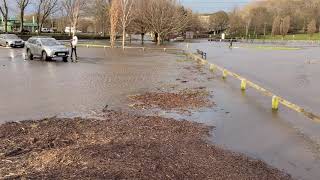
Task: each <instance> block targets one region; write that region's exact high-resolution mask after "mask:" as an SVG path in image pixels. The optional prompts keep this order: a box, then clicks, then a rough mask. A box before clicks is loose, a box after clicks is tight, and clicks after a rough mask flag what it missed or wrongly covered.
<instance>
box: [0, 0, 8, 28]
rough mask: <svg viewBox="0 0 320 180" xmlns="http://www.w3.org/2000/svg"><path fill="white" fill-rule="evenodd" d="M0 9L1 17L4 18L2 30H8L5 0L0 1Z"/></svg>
mask: <svg viewBox="0 0 320 180" xmlns="http://www.w3.org/2000/svg"><path fill="white" fill-rule="evenodd" d="M0 2H1V4H0V11H1V14H2V17H3V19H4V32H6V33H7V32H8V16H9V7H8V3H7V0H1V1H0Z"/></svg>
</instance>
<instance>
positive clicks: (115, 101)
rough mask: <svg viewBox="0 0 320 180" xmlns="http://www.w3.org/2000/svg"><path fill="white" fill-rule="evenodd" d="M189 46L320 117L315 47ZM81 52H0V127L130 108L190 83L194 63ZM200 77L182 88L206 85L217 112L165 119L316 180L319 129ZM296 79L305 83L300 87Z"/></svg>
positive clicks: (232, 84) (231, 83)
mask: <svg viewBox="0 0 320 180" xmlns="http://www.w3.org/2000/svg"><path fill="white" fill-rule="evenodd" d="M207 46H208V47H207ZM235 46H237V44H236V45H235ZM192 48H194V49H196V48H199V49H202V50H205V51H207V52H208V55H209V56H208V59H209V61H210V62H215V63H217V64H218V65H221V66H224V67H226V68H228V69H230V70H233V71H234V72H237V73H239V74H241V75H243V76H245V77H248V78H249V79H251V80H252V81H254V82H257V83H259V84H261V85H262V86H264V87H266V88H268V89H271V90H273V91H274V92H276V93H278V94H279V95H281V96H284V97H286V98H288V100H291V101H293V102H295V103H297V104H299V105H301V106H304V107H308V108H310V109H312V111H314V112H320V109H319V107H320V103H319V98H317V97H318V96H317V95H318V94H317V92H319V90H320V89H319V79H317V78H316V77H319V73H320V71H318V69H317V67H319V66H320V64H316V63H315V64H312V65H310V64H308V63H305V61H306V60H307V59H309V58H310V59H315V60H316V58H317V50H318V49H316V48H307V49H302V50H298V51H275V52H274V51H266V50H264V51H262V50H257V49H253V48H241V47H239V48H235V49H232V50H230V49H229V48H227V45H223V44H216V45H213V44H210V46H209V45H208V44H207V43H206V42H202V43H201V44H198V43H194V44H192ZM79 54H80V57H81V58H80V62H79V63H63V62H62V61H60V60H59V61H52V62H43V61H40V60H37V59H36V60H34V61H24V60H23V58H22V50H21V49H0V85H1V86H0V87H1V93H0V99H1V103H0V123H1V122H5V121H10V120H14V121H17V120H25V119H39V118H42V117H49V116H54V115H67V116H68V115H73V114H76V115H77V114H79V113H85V112H88V111H90V110H101V109H102V108H103V107H104V106H105V105H106V104H108V105H109V106H110V107H116V108H117V107H121V108H126V103H127V97H126V96H127V95H131V94H137V93H141V92H147V91H149V90H150V89H154V88H155V87H161V86H164V84H174V83H177V80H176V79H177V78H181V76H182V77H183V76H185V77H186V78H187V77H188V70H187V71H186V69H184V68H183V66H185V65H191V64H192V62H188V61H186V62H178V61H177V59H181V57H177V56H176V55H173V54H166V53H162V52H145V53H143V52H141V51H139V50H134V51H131V50H130V51H126V53H125V54H123V53H120V52H119V51H117V50H116V51H110V50H103V49H93V48H89V49H87V48H81V49H79ZM306 55H307V56H308V58H306ZM300 58H302V59H303V60H301V59H300ZM319 60H320V59H319ZM270 62H271V63H270ZM314 62H315V61H314ZM196 77H197V78H195V79H196V81H195V82H193V81H194V79H189V80H188V82H186V83H180V84H182V85H181V86H182V87H181V88H184V87H189V86H205V87H208V88H209V90H210V91H213V92H214V97H213V99H214V101H215V103H216V104H217V106H216V107H215V108H214V109H213V110H203V111H201V112H195V113H194V114H193V115H192V116H187V117H183V116H180V115H176V114H174V113H173V114H170V113H166V112H163V113H162V115H165V116H173V117H179V118H187V119H190V120H194V121H197V122H202V123H205V124H207V125H211V126H212V125H213V126H216V128H215V131H214V132H213V138H212V139H213V141H214V142H215V143H217V144H219V145H221V146H223V147H225V148H227V149H230V150H232V151H237V152H242V153H245V154H247V155H250V156H252V157H255V158H258V159H262V160H264V161H266V162H267V163H268V164H270V165H272V166H275V167H277V168H279V169H283V170H285V171H286V172H288V173H290V174H292V175H293V176H294V177H295V178H298V179H319V177H320V172H319V169H320V146H319V145H317V142H320V141H318V140H319V137H320V131H319V130H320V125H319V124H316V123H313V122H310V121H309V120H308V119H306V118H305V117H303V116H302V115H299V114H297V113H295V112H292V111H290V110H288V109H286V108H281V111H280V112H279V113H272V112H271V110H270V109H271V108H270V106H271V105H270V101H271V100H270V99H268V98H266V97H263V96H262V95H260V94H259V93H257V92H255V91H254V90H251V89H249V90H248V91H247V93H246V94H243V93H241V91H240V90H239V86H240V85H239V82H237V81H235V80H231V79H227V80H226V81H224V80H221V76H220V75H212V74H210V73H209V72H207V70H201V71H199V74H198V75H197V76H196ZM299 77H300V79H302V80H300V81H296V80H297V79H299ZM181 79H182V80H183V78H181ZM306 79H307V80H306ZM317 82H318V83H317ZM317 90H318V91H317ZM160 114H161V113H160Z"/></svg>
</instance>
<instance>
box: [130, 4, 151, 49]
mask: <svg viewBox="0 0 320 180" xmlns="http://www.w3.org/2000/svg"><path fill="white" fill-rule="evenodd" d="M148 2H149V0H136V2H135V6H136V7H135V11H134V17H135V18H134V19H133V21H132V28H133V31H134V32H136V33H139V34H140V35H141V44H144V35H145V34H146V33H147V32H148V31H149V27H148V24H147V23H146V21H145V20H144V18H145V16H146V11H147V8H148Z"/></svg>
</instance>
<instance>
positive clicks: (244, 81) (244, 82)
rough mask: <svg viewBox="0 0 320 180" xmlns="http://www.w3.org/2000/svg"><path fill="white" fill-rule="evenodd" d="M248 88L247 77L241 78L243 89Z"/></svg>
mask: <svg viewBox="0 0 320 180" xmlns="http://www.w3.org/2000/svg"><path fill="white" fill-rule="evenodd" d="M246 88H247V81H246V80H245V79H242V80H241V90H242V91H245V90H246Z"/></svg>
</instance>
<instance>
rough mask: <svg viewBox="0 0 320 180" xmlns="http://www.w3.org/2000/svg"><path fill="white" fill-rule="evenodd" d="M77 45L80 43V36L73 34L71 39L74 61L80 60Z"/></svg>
mask: <svg viewBox="0 0 320 180" xmlns="http://www.w3.org/2000/svg"><path fill="white" fill-rule="evenodd" d="M77 45H78V37H77V36H76V35H73V37H72V39H71V61H72V62H78V55H77ZM73 53H74V55H75V60H74V59H73Z"/></svg>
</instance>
